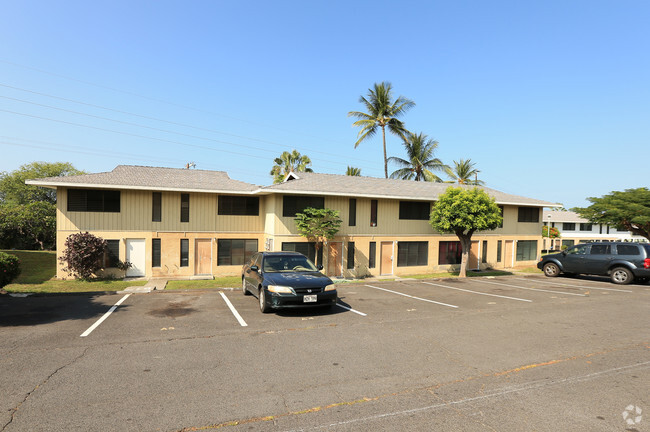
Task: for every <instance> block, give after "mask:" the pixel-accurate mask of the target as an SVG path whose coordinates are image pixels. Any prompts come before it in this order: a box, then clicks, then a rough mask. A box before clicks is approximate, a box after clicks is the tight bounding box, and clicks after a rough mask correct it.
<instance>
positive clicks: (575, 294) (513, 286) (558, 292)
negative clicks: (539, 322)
mask: <svg viewBox="0 0 650 432" xmlns="http://www.w3.org/2000/svg"><path fill="white" fill-rule="evenodd" d="M477 279H478V278H477ZM477 282H481V283H487V284H492V285H501V286H507V287H511V288H517V289H523V290H529V291H541V292H549V293H553V294H566V295H574V296H579V297H587V295H586V294H578V293H570V292H564V291H553V290H545V289H541V288H527V287H522V286H519V285H509V284H504V283H499V282H488V281H486V280H477Z"/></svg>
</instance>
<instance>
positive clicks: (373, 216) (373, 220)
mask: <svg viewBox="0 0 650 432" xmlns="http://www.w3.org/2000/svg"><path fill="white" fill-rule="evenodd" d="M377 206H378V203H377V200H370V226H373V227H375V226H377Z"/></svg>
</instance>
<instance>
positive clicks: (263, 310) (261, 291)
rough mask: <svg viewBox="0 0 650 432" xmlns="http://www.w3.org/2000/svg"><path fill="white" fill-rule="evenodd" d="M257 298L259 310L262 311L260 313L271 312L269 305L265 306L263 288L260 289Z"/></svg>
mask: <svg viewBox="0 0 650 432" xmlns="http://www.w3.org/2000/svg"><path fill="white" fill-rule="evenodd" d="M257 297H258V298H259V300H260V310H261V311H262V313H267V312H269V311H270V310H271V308H270V307H269V305H267V304H266V294H265V292H264V288H263V287H262V288H260V294H259V296H257Z"/></svg>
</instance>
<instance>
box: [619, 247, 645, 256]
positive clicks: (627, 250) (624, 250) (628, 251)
mask: <svg viewBox="0 0 650 432" xmlns="http://www.w3.org/2000/svg"><path fill="white" fill-rule="evenodd" d="M616 253H617V254H618V255H641V252H640V251H639V247H638V246H637V245H618V246H616Z"/></svg>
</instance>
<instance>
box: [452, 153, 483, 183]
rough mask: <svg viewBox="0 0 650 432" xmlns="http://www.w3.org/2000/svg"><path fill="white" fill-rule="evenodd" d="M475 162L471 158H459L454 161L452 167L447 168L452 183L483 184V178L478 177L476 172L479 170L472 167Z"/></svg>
mask: <svg viewBox="0 0 650 432" xmlns="http://www.w3.org/2000/svg"><path fill="white" fill-rule="evenodd" d="M474 166H476V164H475V163H473V162H472V160H471V159H461V160H460V162H456V161H454V168H453V169H452V168H449V169H447V175H448V176H449V177H451V179H452V183H458V184H466V185H475V186H479V185H484V184H485V182H484V181H483V180H479V179H478V173H480V172H481V171H479V170H477V169H476V168H474Z"/></svg>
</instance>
